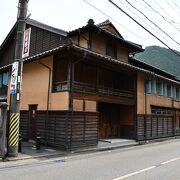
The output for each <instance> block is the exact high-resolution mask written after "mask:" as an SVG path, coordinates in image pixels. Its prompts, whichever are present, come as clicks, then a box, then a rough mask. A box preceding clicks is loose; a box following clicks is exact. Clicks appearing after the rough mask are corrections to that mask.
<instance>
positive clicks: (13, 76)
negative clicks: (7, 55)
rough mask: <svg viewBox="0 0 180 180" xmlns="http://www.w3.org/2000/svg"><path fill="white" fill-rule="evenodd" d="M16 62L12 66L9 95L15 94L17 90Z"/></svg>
mask: <svg viewBox="0 0 180 180" xmlns="http://www.w3.org/2000/svg"><path fill="white" fill-rule="evenodd" d="M18 65H19V63H18V62H14V63H13V64H12V74H11V82H10V94H16V90H17V77H18Z"/></svg>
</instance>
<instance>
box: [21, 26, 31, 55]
mask: <svg viewBox="0 0 180 180" xmlns="http://www.w3.org/2000/svg"><path fill="white" fill-rule="evenodd" d="M30 38H31V28H29V29H26V30H25V31H24V41H23V51H22V58H25V57H28V56H29V48H30Z"/></svg>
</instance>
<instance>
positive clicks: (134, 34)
mask: <svg viewBox="0 0 180 180" xmlns="http://www.w3.org/2000/svg"><path fill="white" fill-rule="evenodd" d="M83 1H84V2H85V3H86V4H88V5H89V6H91V7H93V8H94V9H96V10H97V11H99V12H100V13H101V14H103V15H105V16H106V17H108V18H109V19H111V20H112V21H114V22H116V23H117V24H119V25H120V26H122V27H123V28H124V29H126V30H127V31H128V32H130V33H131V34H132V35H134V36H136V37H138V38H139V39H141V40H142V41H144V42H146V43H147V44H149V42H148V41H146V40H145V39H143V38H142V37H141V36H139V35H137V34H135V33H134V32H133V31H131V30H129V29H128V28H126V27H125V26H123V25H122V24H120V23H119V22H118V21H117V20H116V19H114V18H112V17H111V16H109V15H108V14H106V13H105V12H103V11H102V10H100V9H99V8H97V7H96V6H94V5H92V4H91V3H89V2H88V1H86V0H83Z"/></svg>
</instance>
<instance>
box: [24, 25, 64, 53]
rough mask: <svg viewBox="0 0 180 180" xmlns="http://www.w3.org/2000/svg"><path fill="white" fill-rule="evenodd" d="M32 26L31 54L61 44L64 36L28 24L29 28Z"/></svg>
mask: <svg viewBox="0 0 180 180" xmlns="http://www.w3.org/2000/svg"><path fill="white" fill-rule="evenodd" d="M29 27H31V41H30V55H29V56H33V55H35V54H39V53H41V52H44V51H47V50H50V49H53V48H55V47H57V46H59V45H60V41H61V40H62V39H63V38H64V37H63V36H61V35H59V34H56V33H53V32H50V31H47V30H44V29H40V28H37V27H34V26H29V25H27V28H29Z"/></svg>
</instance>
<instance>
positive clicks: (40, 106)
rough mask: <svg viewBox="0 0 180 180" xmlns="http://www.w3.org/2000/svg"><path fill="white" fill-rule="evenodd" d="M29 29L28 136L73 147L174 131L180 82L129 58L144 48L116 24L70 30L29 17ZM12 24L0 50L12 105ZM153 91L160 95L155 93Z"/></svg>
mask: <svg viewBox="0 0 180 180" xmlns="http://www.w3.org/2000/svg"><path fill="white" fill-rule="evenodd" d="M29 27H31V28H32V29H31V42H30V54H29V56H28V57H27V58H24V59H23V62H24V68H23V81H22V82H23V83H22V96H21V103H20V109H21V120H20V125H21V126H20V132H21V135H22V137H23V139H25V140H30V139H32V140H35V138H36V136H37V135H39V136H41V138H42V142H43V143H45V144H48V145H52V146H56V147H59V148H61V149H64V150H73V149H75V148H80V147H87V146H94V145H97V144H98V141H99V140H101V139H109V138H128V139H135V140H144V139H147V138H159V137H162V136H163V137H164V136H172V135H174V134H173V133H174V129H175V127H174V122H175V118H174V116H173V115H172V114H168V113H169V112H170V111H169V109H178V108H179V107H180V104H179V102H178V101H176V100H177V99H176V100H174V101H172V99H171V98H170V99H169V98H167V96H169V90H168V85H169V84H170V85H171V87H173V88H174V87H177V88H179V81H178V80H174V77H171V75H169V74H168V73H166V72H163V71H161V70H158V69H155V68H153V67H150V66H149V65H147V64H143V63H141V62H139V61H138V60H136V59H134V58H129V55H130V54H134V53H138V52H142V51H143V49H142V47H141V46H140V45H138V44H135V43H132V42H129V41H127V40H125V39H124V38H123V37H122V35H121V34H120V33H119V32H118V31H117V29H116V28H115V27H114V26H113V24H112V23H111V22H109V21H105V22H103V23H101V24H98V25H95V24H94V22H93V20H92V19H90V20H89V21H88V24H87V25H86V26H84V27H81V28H78V29H76V30H74V31H71V32H68V33H67V32H65V31H62V30H59V29H56V28H53V27H49V26H47V25H44V24H42V23H39V22H37V21H34V20H28V21H27V28H29ZM15 28H16V25H15V26H14V27H13V29H12V30H11V32H10V33H9V35H8V36H7V38H6V39H5V41H4V42H3V44H2V46H1V47H0V65H1V68H0V70H1V72H2V73H1V74H2V82H5V84H6V85H5V86H6V91H5V93H4V94H2V95H3V96H6V94H7V97H8V101H7V102H8V103H9V93H7V89H8V82H9V81H8V78H7V77H8V75H7V72H9V73H10V71H11V70H10V67H11V63H12V60H13V53H14V43H13V42H14V38H13V37H14V35H15ZM156 71H157V72H156ZM3 73H4V74H5V75H3ZM155 80H156V81H155ZM145 82H146V83H145ZM159 82H160V84H162V82H163V83H164V84H163V87H164V89H163V92H164V93H166V94H167V96H166V97H165V96H164V97H163V96H159V95H158V93H160V92H161V91H162V90H160V89H159V88H158V87H159V86H162V85H159V84H158V83H159ZM165 83H166V84H167V85H165ZM2 84H4V83H2ZM155 84H156V86H155ZM145 87H146V88H145ZM148 88H149V89H148ZM154 88H155V89H156V93H151V92H154ZM150 89H151V90H150ZM172 91H173V92H175V90H171V92H172ZM161 93H162V92H161ZM166 94H165V95H166ZM177 94H178V93H177V92H176V95H177ZM165 102H166V103H167V106H169V107H168V108H166V109H167V111H166V112H167V114H161V115H159V114H158V113H156V112H158V107H159V105H161V104H164V103H165ZM172 102H173V103H174V104H173V107H172V106H170V105H172ZM160 109H161V108H160ZM173 112H174V111H173ZM175 112H176V111H175ZM177 112H178V111H177ZM177 114H178V113H177ZM177 117H178V116H177ZM177 117H176V118H177ZM155 123H156V124H155ZM148 128H151V129H148ZM153 128H154V129H153ZM160 128H161V130H162V131H163V135H162V136H161V135H160V132H161V130H159V129H160ZM150 131H151V132H150ZM149 132H150V133H151V135H149V134H148V133H149ZM154 133H156V135H155V134H154Z"/></svg>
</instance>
